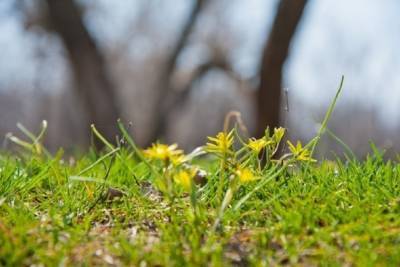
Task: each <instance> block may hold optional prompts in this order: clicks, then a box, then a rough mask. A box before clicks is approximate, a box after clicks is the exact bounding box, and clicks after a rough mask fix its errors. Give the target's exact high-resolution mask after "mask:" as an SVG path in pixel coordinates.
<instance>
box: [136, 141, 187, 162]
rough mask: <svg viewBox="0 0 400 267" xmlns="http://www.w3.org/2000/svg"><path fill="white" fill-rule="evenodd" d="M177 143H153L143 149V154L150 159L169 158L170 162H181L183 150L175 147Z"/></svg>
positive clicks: (164, 159)
mask: <svg viewBox="0 0 400 267" xmlns="http://www.w3.org/2000/svg"><path fill="white" fill-rule="evenodd" d="M177 147H178V145H177V144H173V145H170V146H168V145H164V144H158V143H157V144H153V145H152V146H151V147H150V148H148V149H146V150H145V151H144V154H145V155H146V156H147V157H149V158H151V159H160V160H163V161H167V160H171V162H173V163H176V162H180V161H182V162H183V159H184V155H183V151H182V150H179V149H177Z"/></svg>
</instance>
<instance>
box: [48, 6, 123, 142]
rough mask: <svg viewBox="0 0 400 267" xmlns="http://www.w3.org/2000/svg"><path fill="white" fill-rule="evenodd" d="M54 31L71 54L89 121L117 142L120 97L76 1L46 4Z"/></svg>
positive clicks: (74, 72)
mask: <svg viewBox="0 0 400 267" xmlns="http://www.w3.org/2000/svg"><path fill="white" fill-rule="evenodd" d="M46 2H47V5H48V14H49V19H50V23H51V26H52V28H53V29H54V30H55V31H56V32H57V33H58V34H59V36H60V37H61V39H62V41H63V43H64V45H65V48H66V50H67V52H68V55H69V59H70V62H71V66H72V70H73V74H74V77H75V82H76V86H75V87H76V89H77V93H78V96H79V97H80V98H81V100H82V102H83V104H84V108H85V109H86V112H87V114H85V115H86V116H87V118H88V120H89V121H88V122H87V125H88V126H89V124H90V123H94V124H95V125H96V127H97V128H98V129H99V131H100V132H101V133H102V134H103V135H104V136H105V137H107V138H108V139H109V140H111V141H113V140H115V136H116V134H117V128H116V121H117V119H118V118H119V115H120V113H119V108H118V103H117V96H116V93H115V90H114V87H113V85H112V82H111V80H110V78H109V77H108V72H107V70H106V65H105V60H104V58H103V55H102V54H101V52H100V51H99V49H98V47H97V45H96V43H95V41H94V40H93V38H92V37H91V36H90V34H89V32H88V30H87V29H86V27H85V25H84V23H83V19H82V12H81V10H80V8H79V6H77V3H76V2H75V1H74V0H46Z"/></svg>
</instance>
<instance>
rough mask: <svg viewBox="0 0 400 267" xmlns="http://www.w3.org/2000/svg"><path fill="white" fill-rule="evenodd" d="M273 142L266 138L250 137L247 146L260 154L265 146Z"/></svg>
mask: <svg viewBox="0 0 400 267" xmlns="http://www.w3.org/2000/svg"><path fill="white" fill-rule="evenodd" d="M271 143H272V141H267V140H266V139H265V138H260V139H255V138H250V140H249V142H248V143H247V146H248V147H249V148H250V149H251V150H252V151H254V152H255V153H257V154H258V153H260V151H261V150H262V149H263V148H265V147H266V146H268V145H269V144H271Z"/></svg>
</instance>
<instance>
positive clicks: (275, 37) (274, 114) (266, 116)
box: [256, 0, 307, 136]
mask: <svg viewBox="0 0 400 267" xmlns="http://www.w3.org/2000/svg"><path fill="white" fill-rule="evenodd" d="M306 4H307V0H281V1H280V3H279V6H278V9H277V13H276V15H275V19H274V22H273V25H272V29H271V32H270V34H269V38H268V40H267V42H266V44H265V47H264V52H263V57H262V62H261V69H260V85H259V89H258V95H257V125H256V127H257V129H256V135H257V136H262V135H263V134H264V131H265V129H266V127H267V126H269V127H270V128H274V127H278V126H279V120H280V104H281V86H282V69H283V66H284V63H285V61H286V58H287V57H288V52H289V47H290V43H291V40H292V38H293V36H294V34H295V32H296V28H297V25H298V24H299V22H300V19H301V17H302V14H303V10H304V8H305V6H306Z"/></svg>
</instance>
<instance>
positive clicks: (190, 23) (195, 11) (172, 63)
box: [147, 0, 209, 144]
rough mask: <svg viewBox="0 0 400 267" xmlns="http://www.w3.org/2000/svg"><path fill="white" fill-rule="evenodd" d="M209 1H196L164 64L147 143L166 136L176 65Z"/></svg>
mask: <svg viewBox="0 0 400 267" xmlns="http://www.w3.org/2000/svg"><path fill="white" fill-rule="evenodd" d="M208 1H209V0H195V3H194V6H193V8H192V10H191V11H190V14H189V16H188V18H187V20H186V22H185V24H184V26H183V28H182V31H181V33H180V34H179V38H178V39H177V42H176V43H175V45H174V47H173V49H172V50H171V53H170V54H169V56H168V57H167V60H166V62H165V64H164V67H163V69H162V72H161V75H160V79H159V83H158V85H157V88H158V92H157V93H158V95H157V96H156V97H157V99H156V102H155V109H156V112H155V113H156V114H155V118H154V128H153V129H152V133H151V134H150V135H149V139H148V142H147V143H148V144H150V143H151V142H153V141H155V140H156V139H157V138H159V137H162V136H163V135H164V134H165V129H166V127H165V126H166V119H167V114H168V112H169V110H168V108H169V106H168V105H167V104H166V103H165V99H168V98H169V94H170V92H171V76H172V74H173V73H174V71H175V69H176V63H177V60H178V57H179V54H180V53H181V51H182V49H183V48H184V47H185V45H186V43H187V41H188V39H189V36H190V34H191V32H192V31H193V28H194V26H195V24H196V21H197V20H198V17H199V15H200V14H201V11H202V10H203V8H204V7H205V6H206V4H207V3H208Z"/></svg>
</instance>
